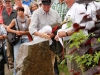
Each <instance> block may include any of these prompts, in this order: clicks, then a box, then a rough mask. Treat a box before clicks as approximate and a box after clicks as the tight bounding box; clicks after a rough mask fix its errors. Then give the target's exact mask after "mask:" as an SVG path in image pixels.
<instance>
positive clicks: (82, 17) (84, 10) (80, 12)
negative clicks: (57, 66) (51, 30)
mask: <svg viewBox="0 0 100 75" xmlns="http://www.w3.org/2000/svg"><path fill="white" fill-rule="evenodd" d="M99 9H100V4H99V3H97V2H95V1H93V0H78V1H77V2H76V3H74V4H73V6H72V7H71V8H70V9H69V11H68V12H67V14H66V16H65V20H66V19H67V18H68V17H69V16H70V18H71V20H72V22H73V24H74V23H77V24H78V25H79V26H84V27H85V29H83V32H84V33H85V34H86V35H88V30H90V29H92V28H93V27H94V26H95V22H96V21H97V18H96V15H97V13H96V11H97V10H99ZM73 24H72V26H71V27H70V28H68V29H67V23H66V24H64V25H63V26H62V29H61V30H60V31H58V35H57V36H56V38H58V36H59V37H60V38H62V37H66V36H67V37H68V36H70V35H72V34H73V30H74V27H73ZM73 51H74V49H69V50H68V51H67V54H72V55H74V54H76V53H77V51H74V52H73ZM72 52H73V53H72ZM67 65H68V69H69V71H70V70H75V71H76V72H78V71H79V70H78V69H77V66H76V64H75V62H74V63H73V62H71V63H69V62H68V63H67ZM70 75H73V74H72V73H70ZM79 75H81V74H79Z"/></svg>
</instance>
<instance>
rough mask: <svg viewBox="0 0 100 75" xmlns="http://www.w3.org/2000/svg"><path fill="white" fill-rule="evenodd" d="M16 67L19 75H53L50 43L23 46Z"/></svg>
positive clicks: (40, 41)
mask: <svg viewBox="0 0 100 75" xmlns="http://www.w3.org/2000/svg"><path fill="white" fill-rule="evenodd" d="M16 67H17V68H16V70H17V75H53V67H52V60H51V54H50V48H49V41H47V40H44V41H43V40H40V39H39V40H38V42H37V41H34V42H31V43H26V44H23V45H21V47H20V50H19V53H18V56H17V62H16Z"/></svg>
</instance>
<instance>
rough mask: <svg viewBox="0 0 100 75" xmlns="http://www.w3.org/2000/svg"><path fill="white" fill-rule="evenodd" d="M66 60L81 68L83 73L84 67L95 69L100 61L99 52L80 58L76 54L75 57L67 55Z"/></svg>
mask: <svg viewBox="0 0 100 75" xmlns="http://www.w3.org/2000/svg"><path fill="white" fill-rule="evenodd" d="M66 57H67V58H69V59H71V61H72V60H75V61H76V63H77V65H78V67H80V68H81V70H82V71H85V70H86V69H85V68H86V67H88V68H91V67H95V66H97V64H98V61H99V59H100V52H96V53H95V54H93V55H92V54H84V55H82V56H79V55H78V54H76V55H75V56H72V55H67V56H66Z"/></svg>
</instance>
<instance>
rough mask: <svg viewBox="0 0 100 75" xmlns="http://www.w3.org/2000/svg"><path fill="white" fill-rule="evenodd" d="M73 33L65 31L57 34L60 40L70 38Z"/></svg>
mask: <svg viewBox="0 0 100 75" xmlns="http://www.w3.org/2000/svg"><path fill="white" fill-rule="evenodd" d="M73 33H74V32H73V31H72V30H69V31H67V32H65V31H59V32H58V36H59V37H60V38H62V37H66V36H70V35H72V34H73Z"/></svg>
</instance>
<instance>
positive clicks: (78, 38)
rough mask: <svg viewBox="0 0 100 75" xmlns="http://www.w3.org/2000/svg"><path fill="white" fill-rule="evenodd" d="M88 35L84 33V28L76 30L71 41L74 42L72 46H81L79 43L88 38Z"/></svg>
mask: <svg viewBox="0 0 100 75" xmlns="http://www.w3.org/2000/svg"><path fill="white" fill-rule="evenodd" d="M87 38H88V36H86V34H85V33H83V31H82V30H79V32H75V33H73V34H72V35H71V37H70V40H69V42H72V43H71V44H70V48H72V47H74V46H75V47H77V48H79V45H80V44H81V43H82V42H84V40H86V39H87Z"/></svg>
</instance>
